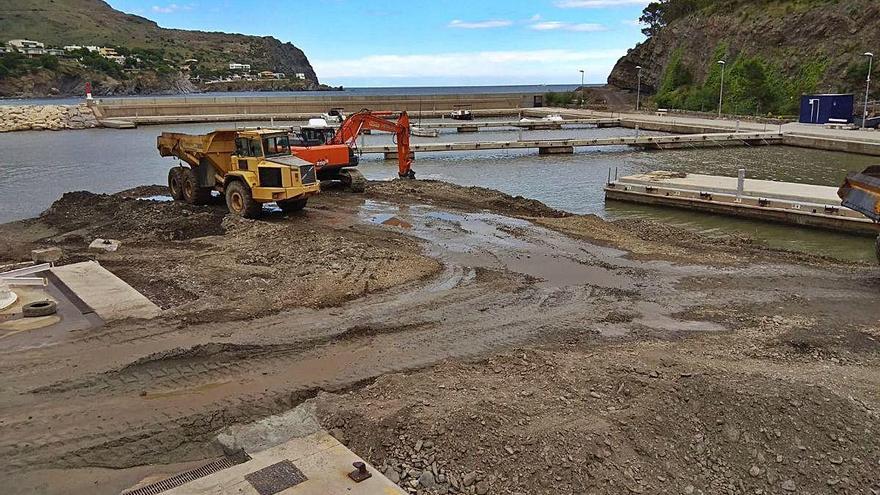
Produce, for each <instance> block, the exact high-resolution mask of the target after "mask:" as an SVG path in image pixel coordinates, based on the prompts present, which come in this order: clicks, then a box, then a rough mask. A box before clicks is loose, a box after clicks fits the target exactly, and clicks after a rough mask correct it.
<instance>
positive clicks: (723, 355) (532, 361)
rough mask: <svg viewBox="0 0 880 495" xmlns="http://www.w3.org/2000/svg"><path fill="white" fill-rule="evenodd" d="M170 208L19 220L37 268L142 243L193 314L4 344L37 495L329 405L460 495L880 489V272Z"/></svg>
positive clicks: (17, 443)
mask: <svg viewBox="0 0 880 495" xmlns="http://www.w3.org/2000/svg"><path fill="white" fill-rule="evenodd" d="M155 192H157V191H150V190H149V189H142V190H139V191H134V192H131V193H129V194H127V195H126V194H123V195H117V196H95V195H89V194H86V193H76V194H72V195H69V196H65V198H63V199H62V200H61V201H59V202H58V203H56V205H55V206H53V208H52V209H51V210H50V211H49V212H47V213H46V214H44V215H43V216H42V217H40V218H39V219H35V220H31V221H25V222H19V223H15V224H7V225H4V226H0V239H2V241H0V244H2V245H0V248H3V250H2V252H3V253H9V254H7V255H6V256H7V257H8V258H10V260H14V259H18V258H20V257H22V256H24V255H25V253H27V252H28V250H29V249H30V248H32V247H34V246H43V245H47V244H56V245H59V246H61V247H62V248H64V249H65V252H66V253H67V254H68V259H67V261H75V260H79V259H83V258H85V257H90V256H94V255H93V254H90V253H87V252H86V250H85V246H86V244H87V241H89V240H90V239H92V238H93V237H96V236H103V237H114V238H118V239H121V240H123V242H124V244H123V247H122V249H121V250H120V251H118V252H116V253H107V254H101V255H99V256H98V259H99V261H100V262H101V263H102V264H103V265H105V266H106V267H108V268H109V269H111V270H113V271H114V272H115V273H117V274H118V275H120V276H121V277H122V278H124V279H126V280H127V281H128V282H129V283H131V284H132V285H134V286H135V287H136V288H138V289H139V290H141V291H142V292H144V293H145V294H146V295H147V296H148V297H151V298H152V299H154V300H155V301H156V302H157V303H159V304H160V305H161V306H162V307H163V308H165V310H166V311H165V314H164V315H163V316H162V317H160V318H159V319H156V320H153V321H150V322H140V321H127V322H120V323H116V324H112V325H108V326H105V327H103V328H101V329H97V330H91V331H87V332H79V333H76V334H73V335H70V336H69V339H68V340H67V341H66V342H64V343H62V344H58V345H53V346H48V347H35V344H38V343H39V339H38V337H37V336H34V335H16V336H10V337H9V338H3V339H2V340H3V343H4V349H3V351H2V353H3V355H2V359H0V373H2V374H3V377H4V378H3V383H4V385H5V386H4V387H3V389H2V390H0V417H2V422H0V455H2V456H3V458H4V459H5V460H6V463H5V465H4V466H3V467H2V468H0V476H2V478H4V479H6V480H7V481H8V483H4V486H11V487H12V492H13V493H15V492H29V491H35V492H39V493H43V492H47V493H48V492H56V493H76V492H81V493H114V492H117V491H118V490H120V489H122V488H124V487H126V486H130V485H131V484H133V483H135V482H137V481H138V480H139V479H140V478H141V477H143V476H145V475H147V474H153V473H155V472H156V471H157V470H158V471H163V470H165V471H174V470H175V469H176V468H179V467H180V466H182V465H185V464H181V463H186V462H190V461H197V460H199V459H203V458H207V457H211V456H215V455H218V454H219V452H220V451H219V447H218V446H216V444H215V443H214V442H213V441H212V440H213V437H214V435H215V433H216V431H217V430H219V429H220V428H222V427H224V426H227V425H230V424H234V423H239V422H245V421H251V420H254V419H257V418H260V417H263V416H267V415H270V414H275V413H279V412H282V411H284V410H286V409H289V408H291V407H293V406H295V405H296V404H298V403H300V402H301V401H303V400H305V399H308V398H310V397H315V396H318V397H317V401H318V404H319V409H320V410H321V411H322V413H321V414H322V420H323V421H324V422H325V425H326V426H327V427H328V428H332V429H333V430H334V433H335V434H337V435H339V436H340V437H342V438H344V439H345V441H346V443H347V444H348V445H350V446H351V447H352V448H353V449H354V450H355V451H356V452H358V453H360V454H361V455H363V456H365V457H367V458H369V459H370V460H371V461H372V462H373V463H375V464H376V465H379V466H383V465H384V466H385V468H386V469H387V470H388V473H389V475H390V476H394V475H397V476H400V477H401V478H402V479H401V484H403V485H405V486H412V480H413V479H418V478H419V477H422V479H423V481H424V482H425V484H429V483H428V481H429V480H427V479H426V478H425V476H427V475H424V472H425V471H431V473H432V474H431V479H433V480H434V482H435V483H437V484H436V486H434V487H433V488H432V489H431V491H434V492H444V491H449V490H452V491H454V490H456V488H455V487H460V489H461V490H463V491H465V492H468V493H583V492H591V493H592V492H595V493H625V492H626V491H629V492H633V493H660V492H664V491H667V492H669V493H682V492H683V493H700V492H702V493H744V492H749V493H759V492H757V490H763V492H764V493H782V492H783V491H789V492H790V491H797V492H798V493H827V492H829V491H831V492H838V491H839V492H841V493H845V492H846V493H870V490H872V489H873V490H880V485H878V484H877V478H876V475H875V474H876V472H877V471H878V469H880V438H878V434H877V428H878V410H880V409H878V406H880V388H878V385H880V373H878V367H877V364H878V350H880V344H878V339H880V325H878V323H877V322H878V321H880V305H878V304H877V302H878V290H880V276H878V273H877V271H876V269H874V268H873V267H866V266H852V265H838V264H835V263H833V262H830V261H828V260H822V259H814V258H810V257H807V256H804V255H795V254H791V253H784V252H776V251H771V250H767V249H764V248H762V247H761V246H757V245H754V244H753V243H751V242H750V241H748V240H743V239H732V240H725V241H719V240H711V241H710V240H706V239H702V238H699V237H698V236H694V235H687V234H685V233H683V232H680V231H676V230H674V229H669V228H665V227H662V226H658V225H654V224H646V223H636V224H633V223H617V224H608V223H606V222H603V221H601V220H599V219H596V218H593V217H582V216H567V215H564V214H562V213H561V212H558V211H555V210H552V209H550V208H547V207H546V206H544V205H542V204H540V203H537V202H534V201H530V200H526V199H522V198H510V197H508V196H505V195H503V194H501V193H497V192H494V191H486V190H481V189H476V188H470V189H469V188H461V187H457V186H452V185H449V184H445V183H436V182H428V181H424V182H423V181H419V182H415V183H413V182H401V181H395V182H392V183H372V184H370V187H369V189H368V192H367V194H365V195H350V194H345V193H341V192H335V191H329V192H326V193H324V194H322V195H321V196H320V197H319V198H318V199H317V201H314V202H312V203H310V205H309V206H310V207H309V208H307V210H306V211H304V212H303V213H301V214H296V215H293V216H291V217H284V216H282V215H281V214H280V213H275V214H271V215H270V216H269V217H268V218H267V219H266V220H263V221H257V222H251V221H243V220H235V219H232V218H229V217H225V216H224V215H223V211H222V209H221V208H220V207H219V206H218V207H214V208H212V207H207V208H191V207H188V206H185V205H180V204H175V203H162V202H152V201H141V200H137V199H127V198H125V196H131V195H145V194H152V193H155ZM535 217H540V218H535ZM401 372H406V373H408V374H400V373H401ZM322 391H323V392H336V393H321V392H322ZM426 445H429V446H427V447H426ZM416 446H418V447H419V448H418V449H416ZM161 464H173V466H169V467H164V468H163V467H157V466H156V465H161ZM144 466H147V467H144ZM101 468H113V469H114V470H113V471H104V470H102V469H101ZM392 471H393V473H392ZM435 474H436V476H435ZM423 475H424V476H423ZM62 479H63V480H64V482H65V484H67V485H59V480H62ZM96 482H100V485H99V488H97V489H96V488H95V483H96ZM416 485H417V486H419V489H420V490H422V491H425V492H426V493H427V492H428V491H427V490H426V489H424V486H423V485H418V484H416ZM793 487H794V490H790V489H791V488H793Z"/></svg>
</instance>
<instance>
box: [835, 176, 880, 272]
mask: <svg viewBox="0 0 880 495" xmlns="http://www.w3.org/2000/svg"><path fill="white" fill-rule="evenodd" d="M837 195H838V196H840V199H841V204H842V205H843V206H845V207H847V208H849V209H851V210H855V211H857V212H859V213H861V214H862V215H865V216H866V217H868V218H870V219H871V220H873V221H874V223H880V166H878V165H874V166H872V167H868V168H866V169H865V170H863V171H861V172H851V173H849V174H847V176H846V179H844V181H843V185H842V186H840V189H838V190H837ZM874 253H875V254H876V255H877V261H878V262H880V236H878V237H877V240H876V241H875V243H874Z"/></svg>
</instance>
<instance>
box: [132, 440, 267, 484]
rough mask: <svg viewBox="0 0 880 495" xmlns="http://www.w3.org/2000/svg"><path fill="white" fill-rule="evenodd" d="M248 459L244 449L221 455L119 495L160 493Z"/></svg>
mask: <svg viewBox="0 0 880 495" xmlns="http://www.w3.org/2000/svg"><path fill="white" fill-rule="evenodd" d="M249 460H251V456H249V455H247V453H245V451H243V450H240V451H238V452H236V453H234V454H231V455H228V456H226V457H221V458H220V459H217V460H215V461H211V462H209V463H208V464H205V465H204V466H202V467H198V468H195V469H191V470H189V471H184V472H182V473H179V474H175V475H174V476H172V477H170V478H165V479H164V480H162V481H157V482H156V483H152V484H149V485H146V486H142V487H140V488H137V489H135V490H130V491H124V492H122V493H121V494H120V495H156V494H157V493H162V492H164V491H166V490H170V489H172V488H177V487H178V486H181V485H183V484H185V483H189V482H190V481H194V480H197V479H199V478H204V477H205V476H208V475H209V474H214V473H216V472H218V471H222V470H224V469H226V468H230V467H232V466H235V465H236V464H242V463H245V462H247V461H249Z"/></svg>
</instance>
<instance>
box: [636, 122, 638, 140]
mask: <svg viewBox="0 0 880 495" xmlns="http://www.w3.org/2000/svg"><path fill="white" fill-rule="evenodd" d="M638 138H639V124H636V139H638Z"/></svg>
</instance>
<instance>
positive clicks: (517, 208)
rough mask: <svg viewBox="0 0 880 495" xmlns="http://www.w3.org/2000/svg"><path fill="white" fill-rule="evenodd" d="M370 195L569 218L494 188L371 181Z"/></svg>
mask: <svg viewBox="0 0 880 495" xmlns="http://www.w3.org/2000/svg"><path fill="white" fill-rule="evenodd" d="M369 186H370V195H372V196H376V197H380V198H387V199H388V200H391V201H395V200H399V199H401V198H406V199H407V200H408V201H413V200H416V201H420V202H424V203H427V204H430V205H435V206H445V207H449V208H454V209H458V210H491V211H493V212H497V213H501V214H503V215H508V216H514V217H550V218H560V217H566V216H571V213H567V212H564V211H562V210H557V209H555V208H551V207H549V206H547V205H545V204H544V203H542V202H540V201H538V200H536V199H529V198H524V197H522V196H510V195H509V194H505V193H503V192H500V191H496V190H494V189H486V188H485V187H477V186H470V187H466V186H459V185H455V184H450V183H448V182H443V181H438V180H417V181H404V180H395V181H391V182H370V184H369Z"/></svg>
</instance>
